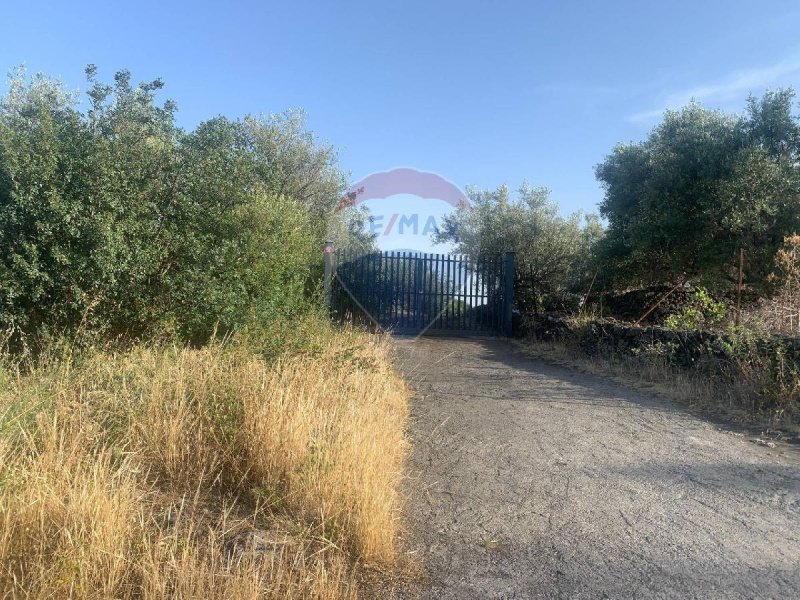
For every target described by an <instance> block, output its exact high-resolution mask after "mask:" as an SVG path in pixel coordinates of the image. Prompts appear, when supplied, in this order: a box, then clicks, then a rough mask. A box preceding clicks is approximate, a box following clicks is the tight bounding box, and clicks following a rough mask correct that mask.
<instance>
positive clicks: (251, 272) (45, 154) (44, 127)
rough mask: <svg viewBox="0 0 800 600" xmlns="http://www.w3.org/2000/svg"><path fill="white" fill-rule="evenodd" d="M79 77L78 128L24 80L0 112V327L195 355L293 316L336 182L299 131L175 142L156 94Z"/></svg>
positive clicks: (156, 85)
mask: <svg viewBox="0 0 800 600" xmlns="http://www.w3.org/2000/svg"><path fill="white" fill-rule="evenodd" d="M87 75H88V77H89V83H90V86H91V87H90V90H89V92H88V96H89V100H90V108H89V110H88V111H87V112H86V113H85V114H84V113H81V112H80V111H79V110H78V109H77V105H76V98H75V96H74V94H70V93H67V92H66V91H65V90H64V89H63V86H62V85H61V84H59V83H55V82H53V81H50V80H48V79H47V78H45V77H43V76H37V77H35V78H33V79H32V80H27V79H26V78H25V76H24V74H23V73H21V72H17V73H16V74H15V75H14V76H12V78H11V81H10V88H9V92H8V94H7V95H6V96H5V97H4V98H3V99H2V100H0V328H1V329H12V330H14V331H15V332H17V335H18V337H19V335H20V334H21V333H23V334H28V335H32V336H33V337H37V336H42V335H45V336H47V335H49V336H51V337H58V336H61V335H65V334H66V335H68V336H69V335H71V334H72V333H74V332H75V331H76V330H78V329H81V328H84V329H90V330H92V331H93V332H96V333H101V334H103V335H104V336H106V337H118V336H124V337H127V338H142V337H147V336H151V335H153V334H161V333H162V332H163V331H164V330H167V331H170V332H172V333H175V334H177V335H178V336H180V338H182V339H186V340H191V341H203V340H206V339H208V337H209V336H210V335H211V334H212V333H213V331H214V329H215V327H216V328H217V330H218V331H220V332H224V331H228V330H231V329H234V328H236V327H238V326H241V325H242V324H243V323H245V322H247V321H248V320H249V319H251V318H253V317H255V318H256V319H267V320H269V319H271V318H274V317H275V316H278V315H281V316H291V315H292V314H294V313H296V312H297V310H298V308H299V307H302V306H303V305H304V304H306V303H307V301H308V299H309V291H313V290H314V288H315V286H314V285H313V284H312V285H309V278H310V276H311V275H312V273H313V274H314V275H318V274H319V272H320V267H319V266H318V265H317V264H316V263H320V264H321V254H318V253H317V251H318V248H317V245H318V243H319V242H320V241H321V240H322V239H323V236H324V234H325V231H326V229H327V218H328V215H329V214H330V213H331V211H332V209H333V207H334V206H335V204H336V202H337V201H338V199H339V193H340V191H341V189H342V177H341V175H340V174H339V172H338V171H337V169H336V166H335V163H334V157H333V152H332V150H331V149H330V148H328V147H325V146H320V145H318V144H317V143H316V142H315V140H314V138H313V136H311V134H309V133H308V132H306V131H305V130H304V129H303V127H302V118H301V116H300V115H296V114H288V115H282V116H278V117H269V118H265V119H255V118H251V117H246V118H244V119H242V120H237V121H230V120H228V119H225V118H216V119H212V120H210V121H207V122H205V123H202V124H201V125H199V126H198V127H197V128H196V129H195V130H194V131H191V132H185V131H183V130H182V129H180V128H179V127H177V126H176V125H175V121H174V116H175V110H176V108H175V104H174V103H172V102H170V101H167V102H164V103H163V104H161V105H159V104H158V103H157V102H156V95H157V93H158V92H159V90H160V89H161V88H162V85H163V84H162V82H161V81H160V80H156V81H153V82H149V83H143V84H139V85H138V86H133V85H131V83H130V74H129V73H127V72H126V71H121V72H119V73H117V75H116V77H115V82H114V84H113V85H103V84H101V83H99V82H98V81H97V80H96V74H95V69H94V68H92V67H90V68H89V69H87Z"/></svg>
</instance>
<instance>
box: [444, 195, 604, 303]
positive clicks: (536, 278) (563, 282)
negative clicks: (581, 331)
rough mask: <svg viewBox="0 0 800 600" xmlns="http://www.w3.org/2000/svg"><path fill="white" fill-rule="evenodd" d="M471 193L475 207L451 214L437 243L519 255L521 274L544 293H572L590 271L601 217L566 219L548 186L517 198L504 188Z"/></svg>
mask: <svg viewBox="0 0 800 600" xmlns="http://www.w3.org/2000/svg"><path fill="white" fill-rule="evenodd" d="M467 193H468V196H469V200H470V203H471V205H472V206H471V208H467V207H461V208H459V209H458V210H457V211H455V212H454V213H451V214H450V215H448V216H446V217H445V218H444V220H443V222H442V227H441V229H440V231H439V232H438V233H437V234H436V235H435V236H434V241H435V242H437V243H445V242H451V243H454V244H455V245H456V248H457V251H458V252H460V253H463V254H467V255H469V256H471V257H476V256H480V255H492V254H501V253H503V252H505V251H513V252H516V256H517V264H518V271H519V272H520V274H521V276H523V277H527V278H529V279H530V282H531V284H532V287H533V289H535V290H537V293H538V294H540V295H542V294H556V293H559V292H563V291H564V290H572V289H574V288H575V287H576V285H577V286H579V285H580V284H579V283H578V282H582V281H583V280H584V279H585V277H586V274H587V273H588V272H589V271H591V265H592V254H591V251H592V247H593V245H594V243H595V242H596V240H597V239H599V238H600V237H601V236H602V226H601V224H600V222H599V220H598V219H597V217H596V216H594V215H589V216H586V217H584V216H583V215H582V214H580V213H575V214H573V215H571V216H569V217H567V218H564V217H562V216H561V215H560V214H559V210H558V205H557V204H556V203H555V202H553V201H552V200H551V199H550V191H549V190H548V189H547V188H543V187H539V188H533V187H529V186H528V185H523V186H522V187H521V188H520V189H519V191H518V194H517V197H516V198H513V199H512V198H511V194H510V193H509V189H508V187H507V186H505V185H504V186H501V187H499V188H498V189H496V190H493V191H488V190H478V189H475V188H471V189H469V190H468V192H467ZM589 277H591V274H589ZM539 302H541V300H540V301H539Z"/></svg>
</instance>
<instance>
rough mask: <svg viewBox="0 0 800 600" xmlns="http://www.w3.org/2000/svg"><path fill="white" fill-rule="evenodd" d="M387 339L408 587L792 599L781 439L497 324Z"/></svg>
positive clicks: (796, 560)
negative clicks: (631, 383)
mask: <svg viewBox="0 0 800 600" xmlns="http://www.w3.org/2000/svg"><path fill="white" fill-rule="evenodd" d="M396 354H397V365H398V367H399V369H400V371H401V372H402V373H403V374H404V375H405V377H406V378H407V379H408V380H409V381H410V382H411V384H412V386H413V387H414V389H415V390H416V397H415V399H414V400H413V404H412V407H413V408H412V425H411V427H412V432H411V433H412V438H413V442H414V450H413V454H412V457H411V463H410V471H411V474H412V477H411V478H410V480H409V482H408V490H407V491H408V493H409V496H410V501H409V521H410V522H409V531H408V533H407V535H406V539H405V541H404V543H405V545H406V546H407V549H408V550H409V551H410V552H413V553H416V555H417V556H420V557H422V562H423V564H424V569H425V571H426V572H427V574H428V575H427V579H426V580H425V582H424V584H423V586H422V590H421V592H419V593H420V596H421V597H422V598H437V599H444V598H458V599H459V600H463V599H467V598H800V453H798V450H797V448H794V447H790V446H784V445H779V446H777V447H776V448H774V449H771V448H767V447H763V446H759V445H756V444H755V443H753V441H752V440H751V437H750V436H748V435H743V434H741V433H737V432H736V431H735V430H732V429H726V428H720V426H718V425H715V424H712V423H711V422H709V421H706V420H704V419H702V418H700V417H697V416H694V415H692V414H690V413H689V412H687V411H686V410H685V409H683V408H682V407H681V406H680V405H678V404H674V403H672V402H669V401H667V400H664V399H660V398H657V397H654V396H649V395H647V394H645V393H643V392H638V391H632V390H629V389H626V388H624V387H622V386H620V385H619V384H616V383H612V382H609V381H607V380H604V379H602V378H600V377H596V376H592V375H585V374H581V373H578V372H572V371H570V370H568V369H565V368H562V367H557V366H551V365H547V364H544V363H541V362H538V361H535V360H533V359H530V358H528V357H525V356H524V355H522V354H521V353H520V352H519V351H518V350H516V349H515V348H514V347H513V346H512V344H511V343H509V342H506V341H503V340H489V339H487V340H476V339H440V338H423V339H421V340H419V341H413V340H410V339H403V338H398V340H397V342H396ZM400 595H401V596H402V595H405V596H413V595H416V592H415V593H413V594H412V593H410V592H408V591H406V592H401V593H400Z"/></svg>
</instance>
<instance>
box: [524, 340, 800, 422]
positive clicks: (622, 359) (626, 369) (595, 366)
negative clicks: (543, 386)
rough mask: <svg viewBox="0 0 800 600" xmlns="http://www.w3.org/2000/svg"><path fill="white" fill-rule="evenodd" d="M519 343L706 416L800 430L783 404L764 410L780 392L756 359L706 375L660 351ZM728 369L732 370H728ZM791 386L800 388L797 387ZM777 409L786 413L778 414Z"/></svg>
mask: <svg viewBox="0 0 800 600" xmlns="http://www.w3.org/2000/svg"><path fill="white" fill-rule="evenodd" d="M519 344H520V347H521V348H522V349H523V350H524V351H525V352H526V353H528V354H530V355H532V356H534V357H536V358H539V359H541V360H545V361H547V362H550V363H554V364H558V365H561V366H566V367H570V368H577V369H579V370H581V371H582V372H585V373H591V374H593V375H601V376H604V377H608V378H610V379H612V380H614V381H616V382H618V383H621V384H623V385H626V386H628V387H633V388H636V389H640V390H642V391H646V392H651V393H656V394H659V395H661V396H664V397H666V398H670V399H672V400H676V401H678V402H680V403H682V404H685V405H687V406H690V407H693V408H698V409H700V410H701V411H703V412H706V413H710V414H715V415H719V416H724V417H730V418H733V419H735V420H736V421H739V422H742V423H746V424H749V425H757V426H760V427H764V428H766V429H769V430H772V429H775V428H778V429H782V430H785V431H787V432H791V434H792V435H795V434H797V433H798V432H799V431H800V428H798V426H797V423H796V415H793V414H789V413H787V411H786V408H785V406H783V405H782V404H779V403H777V402H773V403H772V404H774V405H775V406H773V409H772V410H769V411H768V410H765V409H764V408H763V406H761V405H762V404H763V402H764V396H765V390H772V389H773V388H775V385H776V382H775V381H774V380H773V377H772V376H771V375H770V369H769V368H768V366H767V365H765V364H759V363H758V361H757V359H756V358H754V359H752V360H751V361H750V362H740V363H737V364H735V365H729V366H727V367H723V366H720V365H714V366H710V367H709V369H711V370H714V369H716V370H717V371H718V372H717V374H716V375H715V376H711V375H710V374H709V373H708V372H706V371H708V370H709V369H706V370H704V369H697V370H696V371H687V370H684V369H680V368H677V367H675V366H674V365H672V364H670V363H669V362H668V361H667V360H666V358H665V357H663V356H660V355H659V354H658V353H656V352H652V353H646V352H643V353H641V354H640V355H638V356H633V355H627V354H626V355H620V354H617V355H608V356H605V355H593V356H588V355H587V354H585V353H584V352H583V351H582V350H581V348H580V347H578V346H576V345H574V344H572V343H569V342H532V341H530V340H526V341H524V342H519ZM726 368H727V369H729V370H730V371H729V372H728V371H726V370H725V369H726ZM791 385H793V386H796V385H797V382H793V383H791ZM785 388H786V386H785V385H781V388H780V389H781V390H783V391H782V392H781V394H782V396H783V395H785V393H786V389H785ZM794 395H795V396H796V393H795V394H794ZM787 397H788V396H787ZM792 397H794V396H792ZM776 406H777V407H780V408H778V409H776V408H775V407H776Z"/></svg>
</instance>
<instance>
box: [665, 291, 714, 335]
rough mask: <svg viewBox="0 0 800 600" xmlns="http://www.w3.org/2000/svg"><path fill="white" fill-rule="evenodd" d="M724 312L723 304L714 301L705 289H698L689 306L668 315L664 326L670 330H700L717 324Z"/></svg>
mask: <svg viewBox="0 0 800 600" xmlns="http://www.w3.org/2000/svg"><path fill="white" fill-rule="evenodd" d="M726 312H727V307H726V306H725V304H724V303H722V302H717V301H716V300H714V299H713V298H712V297H711V295H710V294H709V293H708V290H706V289H705V288H699V289H698V290H697V291H696V292H695V293H694V294H692V296H691V298H690V301H689V305H688V306H686V307H685V308H684V309H683V310H682V311H681V312H679V313H675V314H672V315H669V316H668V317H667V318H666V319H665V321H664V325H665V326H666V327H668V328H670V329H700V328H702V327H708V326H714V325H717V324H719V323H720V322H721V321H722V320H723V319H724V318H725V315H726Z"/></svg>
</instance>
